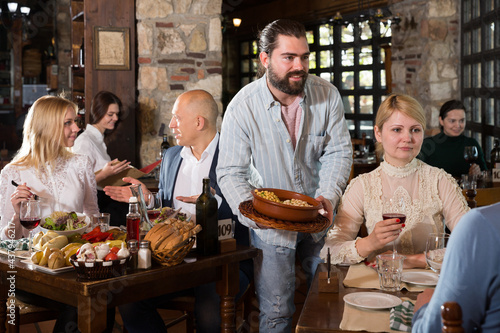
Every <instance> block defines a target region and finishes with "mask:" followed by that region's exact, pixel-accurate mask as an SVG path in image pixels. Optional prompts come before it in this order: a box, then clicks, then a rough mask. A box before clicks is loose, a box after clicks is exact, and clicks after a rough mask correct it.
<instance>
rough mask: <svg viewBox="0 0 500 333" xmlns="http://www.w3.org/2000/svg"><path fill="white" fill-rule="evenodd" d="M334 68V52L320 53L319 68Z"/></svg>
mask: <svg viewBox="0 0 500 333" xmlns="http://www.w3.org/2000/svg"><path fill="white" fill-rule="evenodd" d="M332 66H333V52H332V51H320V52H319V67H320V68H329V67H332Z"/></svg>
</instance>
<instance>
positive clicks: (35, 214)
mask: <svg viewBox="0 0 500 333" xmlns="http://www.w3.org/2000/svg"><path fill="white" fill-rule="evenodd" d="M41 219H42V215H41V211H40V201H39V200H27V201H21V208H20V211H19V220H20V221H21V225H22V226H23V227H24V228H26V229H28V230H29V245H28V251H29V254H30V257H31V253H32V241H33V229H35V228H36V227H38V225H39V224H40V220H41Z"/></svg>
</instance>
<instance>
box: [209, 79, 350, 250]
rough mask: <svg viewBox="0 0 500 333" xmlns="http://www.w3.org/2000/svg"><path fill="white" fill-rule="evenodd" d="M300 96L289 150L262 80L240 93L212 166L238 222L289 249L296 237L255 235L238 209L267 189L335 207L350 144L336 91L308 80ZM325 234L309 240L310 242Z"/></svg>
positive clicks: (288, 233) (344, 179) (344, 177)
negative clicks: (299, 110)
mask: <svg viewBox="0 0 500 333" xmlns="http://www.w3.org/2000/svg"><path fill="white" fill-rule="evenodd" d="M304 92H305V94H304V97H303V98H302V100H301V101H300V106H301V108H302V116H301V120H300V128H299V133H298V135H297V145H296V148H295V149H294V148H293V145H292V142H291V139H290V134H289V132H288V130H287V128H286V126H285V123H284V122H283V120H282V118H281V104H280V103H279V102H277V101H275V99H274V97H273V96H272V94H271V92H270V91H269V88H268V87H267V83H266V76H263V77H262V78H261V79H259V80H257V81H255V82H252V83H250V84H248V85H247V86H245V87H244V88H243V89H241V91H240V92H239V93H238V94H237V95H236V96H235V97H234V98H233V100H232V101H231V103H229V106H228V107H227V110H226V113H225V115H224V120H223V122H222V130H221V138H220V155H219V161H218V166H217V178H218V184H219V186H220V188H221V190H222V193H223V194H224V197H225V198H226V199H227V201H228V203H229V206H230V207H231V209H232V210H233V213H234V214H236V215H238V219H239V221H240V222H241V223H243V224H244V225H246V226H248V227H251V228H256V229H255V232H256V233H257V235H258V236H259V237H260V238H261V239H262V240H263V241H264V242H266V243H268V244H272V245H276V246H284V247H288V248H295V244H296V240H297V232H294V231H287V230H277V229H258V227H257V225H256V224H255V222H254V221H252V220H250V219H248V218H246V217H244V216H242V215H241V213H240V212H239V209H238V206H239V204H240V203H241V202H243V201H246V200H250V199H251V198H252V194H251V190H252V189H254V188H260V187H270V188H280V189H285V190H290V191H295V192H299V193H303V194H306V195H308V196H311V197H313V198H316V197H318V196H320V195H322V196H324V197H325V198H327V199H329V200H330V201H331V202H332V204H333V207H336V206H337V204H338V202H339V199H340V197H341V195H342V192H343V190H344V188H345V186H346V182H347V179H348V177H349V174H350V170H351V164H352V145H351V139H350V136H349V131H348V129H347V124H346V121H345V118H344V107H343V104H342V99H341V97H340V94H339V92H338V90H337V88H335V87H334V86H333V85H332V84H330V83H329V82H327V81H325V80H323V79H321V78H319V77H317V76H314V75H309V77H308V79H307V82H306V85H305V89H304ZM325 232H326V231H325ZM325 232H321V233H317V234H314V235H313V237H314V239H315V240H319V239H321V237H323V236H324V234H325Z"/></svg>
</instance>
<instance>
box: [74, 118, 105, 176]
mask: <svg viewBox="0 0 500 333" xmlns="http://www.w3.org/2000/svg"><path fill="white" fill-rule="evenodd" d="M73 152H75V153H77V154H83V155H87V156H88V157H89V158H90V162H91V163H92V170H93V171H94V172H96V171H98V170H101V169H102V168H103V167H104V166H105V165H106V163H108V162H109V161H111V158H110V157H109V154H108V151H107V147H106V144H105V143H104V134H102V133H101V132H99V130H98V129H97V128H95V127H94V126H93V125H91V124H87V127H85V131H84V132H83V133H81V134H80V135H79V136H78V137H77V138H76V140H75V145H74V146H73Z"/></svg>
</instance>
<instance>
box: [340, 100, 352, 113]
mask: <svg viewBox="0 0 500 333" xmlns="http://www.w3.org/2000/svg"><path fill="white" fill-rule="evenodd" d="M342 103H343V104H344V112H345V113H346V114H348V113H349V114H353V113H354V96H343V97H342Z"/></svg>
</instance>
